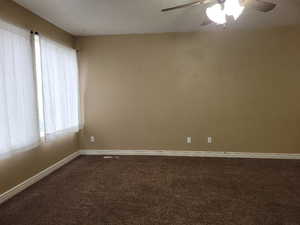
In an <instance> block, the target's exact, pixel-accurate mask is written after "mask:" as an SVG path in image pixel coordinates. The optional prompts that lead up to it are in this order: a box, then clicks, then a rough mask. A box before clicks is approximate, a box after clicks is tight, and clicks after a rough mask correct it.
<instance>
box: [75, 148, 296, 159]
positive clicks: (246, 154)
mask: <svg viewBox="0 0 300 225" xmlns="http://www.w3.org/2000/svg"><path fill="white" fill-rule="evenodd" d="M79 153H80V155H148V156H190V157H219V158H255V159H300V154H289V153H286V154H285V153H250V152H218V151H172V150H92V149H89V150H79Z"/></svg>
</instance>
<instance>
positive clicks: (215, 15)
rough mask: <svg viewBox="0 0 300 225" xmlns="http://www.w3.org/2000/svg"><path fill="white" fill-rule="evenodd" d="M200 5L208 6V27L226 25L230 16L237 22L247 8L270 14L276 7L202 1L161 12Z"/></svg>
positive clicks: (254, 1) (238, 0) (246, 0)
mask: <svg viewBox="0 0 300 225" xmlns="http://www.w3.org/2000/svg"><path fill="white" fill-rule="evenodd" d="M198 5H208V7H207V8H206V15H207V17H208V18H207V19H208V20H206V21H204V22H203V23H202V25H208V24H210V23H213V22H214V23H216V24H225V23H226V22H227V20H228V17H230V16H231V17H233V18H234V20H237V19H238V17H239V16H240V15H241V14H242V13H243V11H244V9H245V8H247V7H250V8H253V9H256V10H258V11H260V12H269V11H271V10H273V9H274V8H275V6H276V4H274V3H271V2H266V1H263V0H200V1H195V2H190V3H186V4H182V5H177V6H173V7H170V8H165V9H162V10H161V11H162V12H167V11H171V10H175V9H181V8H186V7H192V6H198Z"/></svg>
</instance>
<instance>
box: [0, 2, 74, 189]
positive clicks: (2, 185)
mask: <svg viewBox="0 0 300 225" xmlns="http://www.w3.org/2000/svg"><path fill="white" fill-rule="evenodd" d="M0 18H1V19H4V20H6V21H8V22H11V23H14V24H17V25H19V26H22V27H26V28H28V29H32V30H35V31H38V32H40V33H41V34H43V35H47V36H48V37H50V38H52V39H55V40H56V41H59V42H61V43H64V44H66V45H68V46H73V44H74V38H73V37H72V36H71V35H70V34H68V33H66V32H64V31H62V30H60V29H58V28H57V27H55V26H53V25H51V24H50V23H48V22H46V21H44V20H43V19H41V18H39V17H37V16H35V15H33V14H32V13H30V12H29V11H27V10H25V9H24V8H22V7H20V6H18V5H17V4H15V3H13V2H12V1H8V0H0ZM77 149H78V140H77V135H75V134H70V135H66V136H64V137H60V138H58V139H56V140H54V141H50V142H48V143H46V144H43V145H42V146H41V147H39V148H36V149H34V150H31V151H28V152H24V153H18V154H14V155H12V156H10V157H7V158H0V194H1V193H3V192H5V191H7V190H8V189H10V188H12V187H13V186H15V185H17V184H19V183H20V182H22V181H24V180H26V179H27V178H29V177H31V176H33V175H35V174H36V173H38V172H40V171H41V170H43V169H45V168H47V167H49V166H50V165H52V164H54V163H55V162H57V161H59V160H61V159H62V158H64V157H66V156H67V155H69V154H71V153H73V152H74V151H76V150H77Z"/></svg>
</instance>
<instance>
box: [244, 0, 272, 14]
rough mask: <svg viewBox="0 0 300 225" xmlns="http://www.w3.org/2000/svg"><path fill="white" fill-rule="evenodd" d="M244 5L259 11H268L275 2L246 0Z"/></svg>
mask: <svg viewBox="0 0 300 225" xmlns="http://www.w3.org/2000/svg"><path fill="white" fill-rule="evenodd" d="M245 6H246V7H251V8H254V9H256V10H258V11H261V12H269V11H271V10H273V9H274V8H275V6H276V4H274V3H272V2H265V1H262V0H246V1H245Z"/></svg>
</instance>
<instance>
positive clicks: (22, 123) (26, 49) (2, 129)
mask: <svg viewBox="0 0 300 225" xmlns="http://www.w3.org/2000/svg"><path fill="white" fill-rule="evenodd" d="M39 142H40V136H39V124H38V110H37V99H36V86H35V80H34V71H33V55H32V45H31V35H30V32H29V31H28V30H23V29H21V28H18V27H16V26H14V25H12V24H8V23H6V22H4V21H1V20H0V155H3V154H7V153H12V152H15V151H25V150H28V149H31V148H34V147H36V146H37V145H38V144H39Z"/></svg>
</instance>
